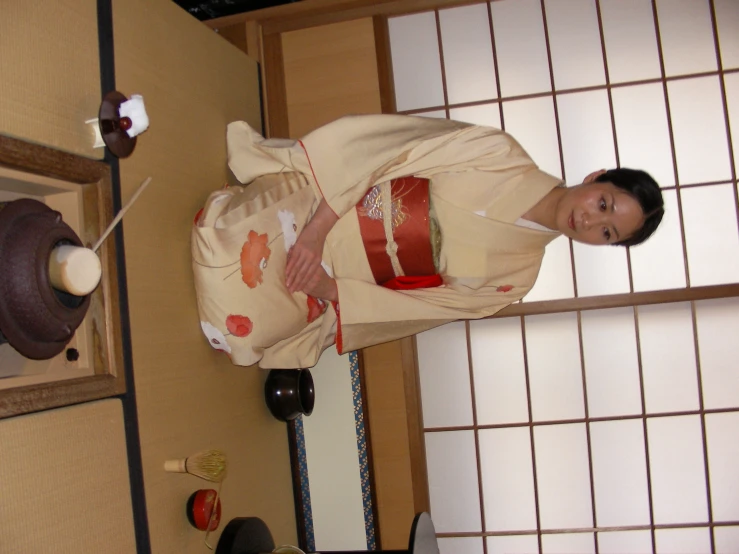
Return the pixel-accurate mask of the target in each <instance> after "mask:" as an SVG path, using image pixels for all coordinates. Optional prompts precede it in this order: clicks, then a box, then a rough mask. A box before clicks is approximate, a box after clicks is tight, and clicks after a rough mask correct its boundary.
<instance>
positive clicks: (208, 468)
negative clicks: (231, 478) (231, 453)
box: [164, 450, 228, 483]
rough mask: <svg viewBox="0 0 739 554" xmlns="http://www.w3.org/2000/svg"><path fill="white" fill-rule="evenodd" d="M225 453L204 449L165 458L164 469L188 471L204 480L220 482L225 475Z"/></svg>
mask: <svg viewBox="0 0 739 554" xmlns="http://www.w3.org/2000/svg"><path fill="white" fill-rule="evenodd" d="M227 466H228V463H227V460H226V454H224V453H223V452H221V451H220V450H206V451H204V452H198V453H197V454H194V455H192V456H189V457H187V458H181V459H179V460H167V461H166V462H164V470H165V471H169V472H171V473H189V474H190V475H194V476H195V477H200V478H201V479H205V480H206V481H212V482H214V483H220V482H221V481H223V479H224V478H225V477H226V469H227Z"/></svg>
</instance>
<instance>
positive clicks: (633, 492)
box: [590, 420, 649, 527]
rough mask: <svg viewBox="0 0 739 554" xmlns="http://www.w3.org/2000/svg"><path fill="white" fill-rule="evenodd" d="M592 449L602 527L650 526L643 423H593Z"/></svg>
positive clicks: (634, 421) (595, 487) (599, 516)
mask: <svg viewBox="0 0 739 554" xmlns="http://www.w3.org/2000/svg"><path fill="white" fill-rule="evenodd" d="M590 448H591V452H592V456H593V484H594V489H595V517H596V518H597V521H598V526H599V527H615V526H619V525H649V494H648V489H647V460H646V454H645V452H644V431H643V427H642V422H641V420H626V421H605V422H598V423H591V424H590Z"/></svg>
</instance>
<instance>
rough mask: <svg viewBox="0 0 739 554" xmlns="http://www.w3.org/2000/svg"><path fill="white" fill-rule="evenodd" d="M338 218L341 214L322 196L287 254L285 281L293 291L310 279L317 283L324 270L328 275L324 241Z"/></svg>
mask: <svg viewBox="0 0 739 554" xmlns="http://www.w3.org/2000/svg"><path fill="white" fill-rule="evenodd" d="M338 220H339V218H338V217H337V215H336V214H335V213H334V212H333V210H332V209H331V208H330V207H329V205H328V204H327V203H326V201H325V200H321V203H320V204H319V205H318V209H317V210H316V213H315V214H313V217H312V218H311V220H310V221H309V222H308V224H307V225H306V226H305V227H304V228H303V230H302V231H301V233H300V235H299V236H298V240H297V241H296V243H295V245H294V246H293V247H292V248H291V249H290V252H289V253H288V255H287V265H286V267H285V284H286V285H287V290H288V291H289V292H290V293H293V292H295V291H299V290H302V291H305V288H306V287H307V286H310V285H309V283H315V282H316V280H318V279H320V278H321V277H322V275H321V274H323V276H326V278H328V275H326V272H325V271H324V270H323V268H322V267H321V259H322V257H323V245H324V243H325V242H326V237H327V236H328V233H329V231H331V229H332V228H333V226H334V225H335V224H336V222H337V221H338ZM309 294H310V293H309ZM312 296H315V295H312ZM319 298H320V297H319Z"/></svg>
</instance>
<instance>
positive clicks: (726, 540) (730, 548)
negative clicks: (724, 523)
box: [713, 526, 739, 554]
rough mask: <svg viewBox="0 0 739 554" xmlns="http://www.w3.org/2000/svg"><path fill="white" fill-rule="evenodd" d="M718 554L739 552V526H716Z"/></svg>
mask: <svg viewBox="0 0 739 554" xmlns="http://www.w3.org/2000/svg"><path fill="white" fill-rule="evenodd" d="M713 540H714V544H715V545H716V554H736V553H737V552H739V526H737V527H716V528H715V529H714V530H713Z"/></svg>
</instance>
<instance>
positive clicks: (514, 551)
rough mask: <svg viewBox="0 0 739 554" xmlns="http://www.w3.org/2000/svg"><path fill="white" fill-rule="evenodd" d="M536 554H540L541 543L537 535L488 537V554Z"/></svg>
mask: <svg viewBox="0 0 739 554" xmlns="http://www.w3.org/2000/svg"><path fill="white" fill-rule="evenodd" d="M536 552H539V541H538V540H537V538H536V535H513V536H507V537H488V554H533V553H536ZM457 554H461V553H457Z"/></svg>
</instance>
